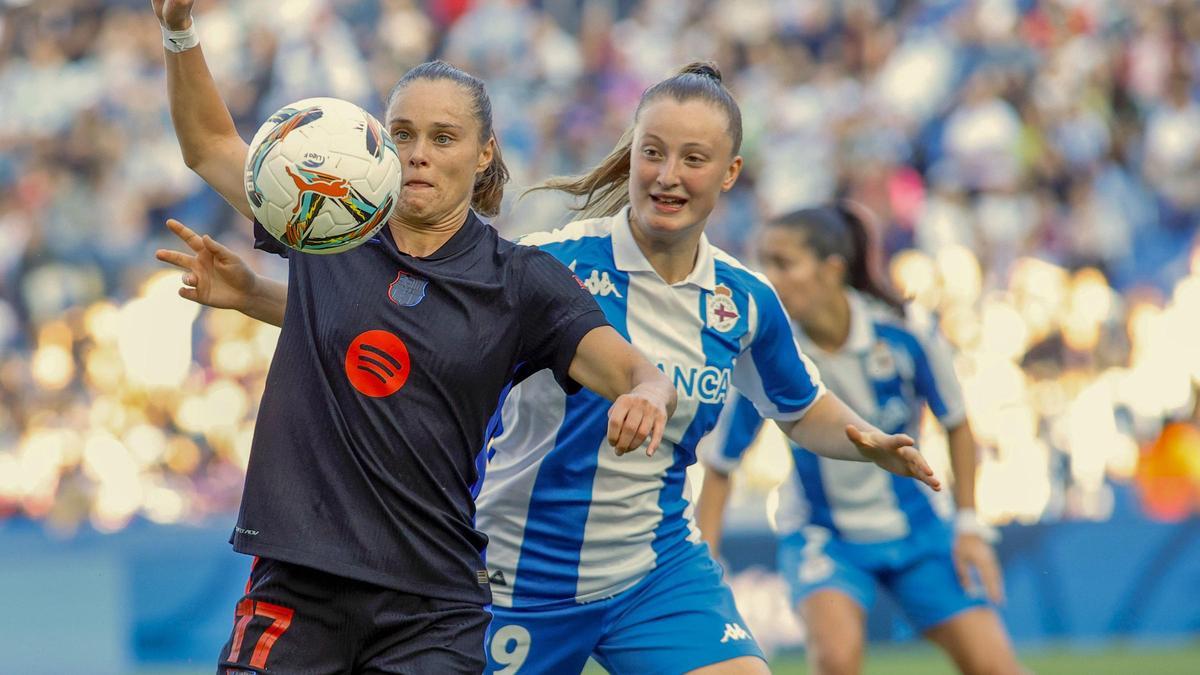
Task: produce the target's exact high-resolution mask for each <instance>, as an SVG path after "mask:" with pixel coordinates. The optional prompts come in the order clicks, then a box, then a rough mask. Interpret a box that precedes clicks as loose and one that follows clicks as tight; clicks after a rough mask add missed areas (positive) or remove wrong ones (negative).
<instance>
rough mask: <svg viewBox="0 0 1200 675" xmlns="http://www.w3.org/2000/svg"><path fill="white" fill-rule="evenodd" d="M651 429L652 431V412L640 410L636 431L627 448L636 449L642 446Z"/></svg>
mask: <svg viewBox="0 0 1200 675" xmlns="http://www.w3.org/2000/svg"><path fill="white" fill-rule="evenodd" d="M652 431H654V412H653V411H646V410H644V411H642V421H641V422H640V423H638V426H637V431H636V432H635V433H634V435H633V445H631V446H630V448H629V449H630V450H636V449H638V448H640V447H642V444H644V443H645V442H646V439H647V438H649V437H650V432H652Z"/></svg>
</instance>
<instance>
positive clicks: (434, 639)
mask: <svg viewBox="0 0 1200 675" xmlns="http://www.w3.org/2000/svg"><path fill="white" fill-rule="evenodd" d="M368 606H369V607H370V610H371V611H370V617H371V632H370V636H369V638H368V639H367V640H366V641H365V644H364V645H363V647H362V649H361V650H360V654H359V657H358V663H357V664H356V666H355V668H354V672H355V673H356V675H384V674H396V675H399V674H400V673H439V674H440V673H445V674H446V675H476V674H477V673H480V672H482V671H483V670H484V667H485V665H486V663H487V660H486V658H485V657H484V649H483V641H484V636H485V635H486V633H487V627H488V624H489V622H490V621H491V618H492V615H491V614H490V613H488V611H487V610H486V609H484V608H483V606H481V605H478V604H472V603H468V602H459V601H451V600H443V599H438V598H430V597H426V596H418V595H413V594H410V593H401V592H397V591H387V592H385V593H381V594H378V595H377V596H376V597H375V598H372V599H371V601H370V602H369V603H368Z"/></svg>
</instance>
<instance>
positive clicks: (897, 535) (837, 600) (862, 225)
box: [697, 203, 1021, 675]
mask: <svg viewBox="0 0 1200 675" xmlns="http://www.w3.org/2000/svg"><path fill="white" fill-rule="evenodd" d="M866 218H867V214H866V212H865V210H864V209H863V208H862V207H861V206H858V205H855V204H852V203H843V204H840V205H838V206H830V207H821V208H809V209H803V210H800V211H796V212H793V213H789V214H787V215H783V216H780V217H779V218H776V219H775V220H773V221H771V222H770V223H768V224H767V226H766V227H765V228H764V229H763V232H762V234H761V237H760V240H759V250H760V257H761V260H762V265H763V270H764V272H765V273H766V276H767V278H769V279H770V280H771V283H772V284H774V286H775V288H776V290H777V291H778V292H779V297H780V299H781V300H782V301H783V305H784V307H785V308H787V312H788V314H789V315H790V316H791V318H792V320H793V321H794V322H795V329H796V331H795V333H796V337H797V339H798V341H799V342H800V345H801V347H802V348H803V349H804V352H805V354H807V355H808V356H809V357H811V358H812V359H813V361H814V362H816V364H817V365H818V367H819V368H820V370H821V374H822V377H823V379H824V382H825V384H826V386H828V387H829V389H830V391H833V392H836V393H837V395H838V396H841V397H842V398H843V399H844V400H845V401H846V402H847V403H849V404H850V405H851V406H852V407H853V408H854V409H855V410H856V411H858V412H859V413H860V414H862V415H863V417H865V418H866V419H868V420H870V421H871V422H872V423H874V424H875V425H876V426H878V427H879V428H880V429H883V430H884V431H886V432H890V433H896V434H902V433H907V434H909V435H911V436H913V437H914V438H915V437H916V436H917V431H918V426H919V423H920V417H921V414H922V412H923V410H924V408H925V406H928V407H929V408H930V410H931V411H932V412H933V413H934V415H935V416H936V417H937V418H938V420H939V421H940V422H941V424H942V425H943V426H944V427H945V428H946V430H947V432H948V437H949V444H950V455H951V465H952V468H953V470H954V479H955V480H954V500H955V502H956V503H957V505H958V512H957V516H956V517H955V519H954V521H953V522H954V524H953V525H950V524H949V523H948V522H945V521H944V520H943V518H942V517H941V516H940V515H939V513H938V510H937V509H936V508H935V501H936V498H935V497H934V495H933V493H932V492H930V491H929V490H926V489H924V488H923V486H921V485H919V484H918V483H916V482H914V481H909V480H903V479H897V478H896V477H895V476H890V475H888V474H887V473H884V472H883V471H879V470H877V469H876V468H875V467H872V466H869V465H863V464H852V463H850V462H831V461H828V460H826V459H823V458H820V457H817V456H815V455H813V454H812V453H810V452H806V451H805V447H804V446H803V444H802V443H793V447H792V450H793V453H792V454H793V457H794V460H795V471H793V472H792V474H791V476H790V478H789V480H788V482H787V483H785V484H784V485H783V486H782V487H781V488H780V490H781V495H780V502H779V511H778V513H777V515H776V522H777V524H778V527H779V535H780V545H779V568H780V571H781V573H782V575H783V576H784V578H785V579H786V580H787V582H788V583H789V585H790V586H791V589H792V605H793V606H794V607H795V608H796V609H797V611H798V612H799V613H800V615H801V616H802V617H803V618H804V622H805V626H806V627H807V631H808V638H807V647H808V657H809V663H810V665H811V667H812V669H813V672H814V673H818V674H820V675H832V674H843V673H857V672H860V670H861V665H862V655H863V651H864V645H865V636H864V633H865V618H866V612H867V611H868V610H869V609H870V607H871V605H872V603H873V601H874V598H875V592H876V586H882V587H884V588H885V589H886V590H887V591H888V592H889V593H890V594H891V595H893V596H894V597H895V598H896V600H897V601H898V602H899V604H900V605H901V607H902V608H903V609H904V611H905V612H906V613H907V614H908V616H909V619H910V620H911V621H912V623H913V625H914V626H915V628H916V629H917V630H918V631H920V632H921V633H922V634H923V635H925V636H926V637H927V638H928V639H930V640H932V641H933V642H935V643H936V644H938V645H939V646H941V647H943V648H944V649H945V650H946V651H947V653H949V654H950V656H951V657H952V658H953V660H954V662H955V664H956V665H957V666H958V667H959V669H960V670H961V671H962V672H964V673H1019V672H1021V669H1020V666H1019V665H1018V664H1017V661H1016V657H1015V655H1014V654H1013V650H1012V647H1011V645H1010V643H1009V640H1008V636H1007V634H1006V633H1005V630H1004V626H1003V624H1002V623H1001V621H1000V619H999V616H998V615H997V614H996V612H995V611H994V610H993V609H992V608H991V607H990V606H989V605H988V600H990V601H992V602H1000V601H1001V600H1002V598H1003V584H1002V581H1001V576H1000V568H999V565H998V564H997V562H996V557H995V555H994V554H993V552H992V548H991V546H990V543H989V541H990V539H991V533H992V531H991V529H990V528H987V527H985V526H983V525H982V524H981V523H980V522H979V521H978V520H977V519H976V517H975V510H974V506H975V453H976V446H975V440H974V438H973V436H972V435H971V429H970V426H969V425H968V423H967V417H966V411H965V409H964V405H963V398H962V393H961V391H960V390H959V386H958V382H957V380H956V379H955V376H954V370H953V366H952V364H951V362H950V353H949V349H948V347H947V345H946V344H945V343H944V341H943V340H942V338H941V337H940V336H939V334H938V332H937V329H936V327H935V326H934V325H933V323H932V322H931V321H921V320H920V319H919V318H918V317H916V316H912V315H913V314H915V312H914V311H907V312H906V308H905V307H904V305H903V304H902V303H901V302H900V301H899V300H897V299H896V297H895V296H894V295H893V294H892V293H891V291H890V290H889V289H888V286H887V284H886V283H885V282H883V281H882V280H881V278H880V275H879V274H878V273H877V271H876V267H877V266H876V265H875V263H874V258H875V256H876V251H875V247H874V245H873V238H872V237H871V234H870V232H869V230H868V223H867V220H866ZM761 424H762V418H761V417H760V415H759V414H758V412H757V411H756V410H755V408H754V406H753V405H752V404H751V403H750V402H749V401H748V400H747V399H746V398H744V397H740V396H739V397H735V402H734V403H733V404H732V405H731V406H730V407H729V408H728V409H727V410H726V411H725V413H724V414H723V416H722V418H721V420H720V422H719V423H718V425H717V430H716V432H714V434H713V439H712V440H713V441H714V442H713V443H711V444H706V445H705V449H704V450H703V451H702V456H701V460H702V461H703V462H704V464H705V465H706V466H707V468H708V469H709V470H708V471H707V472H706V474H705V480H704V489H703V491H702V492H701V496H700V504H699V505H698V508H697V511H698V516H697V520H698V521H699V523H700V527H701V531H702V532H703V535H704V539H705V540H706V541H707V542H708V543H709V546H710V548H711V549H712V550H713V551H714V552H717V551H719V549H718V546H719V543H720V538H721V517H722V512H723V510H724V507H725V502H726V500H727V498H728V495H729V490H730V479H729V473H730V472H731V471H732V470H733V469H734V468H735V467H736V465H737V463H738V462H739V461H740V459H741V457H742V454H743V453H744V451H745V450H746V448H747V447H748V446H749V445H750V443H751V442H752V441H753V440H754V438H755V436H756V435H757V434H758V430H759V427H760V426H761ZM793 440H794V439H793ZM938 506H940V505H938ZM946 508H947V509H948V508H949V505H946ZM979 586H982V588H979Z"/></svg>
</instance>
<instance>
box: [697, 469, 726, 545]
mask: <svg viewBox="0 0 1200 675" xmlns="http://www.w3.org/2000/svg"><path fill="white" fill-rule="evenodd" d="M731 482H732V481H731V479H730V477H729V476H728V475H727V474H724V473H721V472H720V471H717V470H716V469H713V468H708V469H706V470H705V472H704V487H703V488H702V489H701V490H700V501H699V502H698V503H697V504H696V524H697V525H698V526H699V527H700V537H701V538H702V539H704V541H705V543H707V544H708V550H709V552H710V553H712V556H713V558H717V557H719V556H720V555H721V531H722V529H723V527H722V526H723V525H724V520H725V505H726V504H727V503H729V493H730V491H731V490H730V489H731V487H732V485H731Z"/></svg>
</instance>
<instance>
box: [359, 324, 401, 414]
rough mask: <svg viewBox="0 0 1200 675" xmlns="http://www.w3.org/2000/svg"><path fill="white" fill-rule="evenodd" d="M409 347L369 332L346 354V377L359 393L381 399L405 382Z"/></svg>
mask: <svg viewBox="0 0 1200 675" xmlns="http://www.w3.org/2000/svg"><path fill="white" fill-rule="evenodd" d="M408 371H409V367H408V347H405V346H404V342H403V341H401V340H400V338H398V337H396V336H395V335H393V334H391V333H389V332H387V331H386V330H369V331H367V332H365V333H362V334H361V335H359V336H358V337H356V338H354V342H351V343H350V349H348V350H346V377H347V378H349V379H350V384H352V385H354V388H355V389H357V390H358V391H359V393H362V394H366V395H367V396H372V397H374V398H383V397H384V396H391V395H392V394H394V393H396V392H397V391H400V387H403V386H404V383H405V381H407V380H408Z"/></svg>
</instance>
